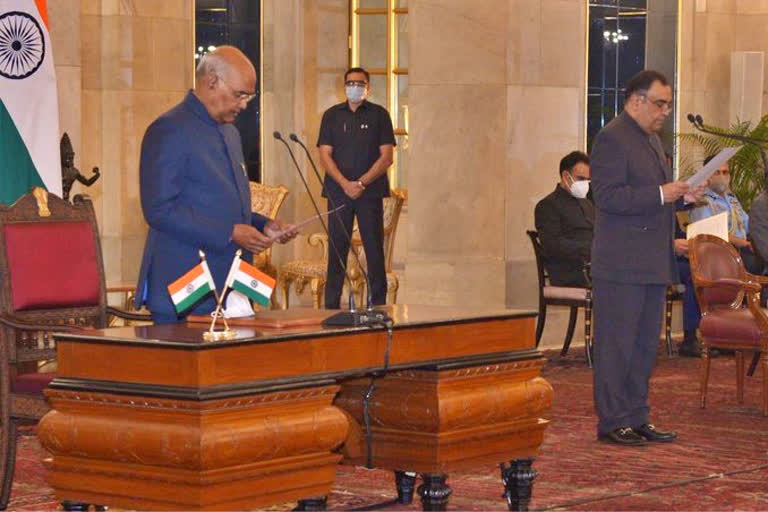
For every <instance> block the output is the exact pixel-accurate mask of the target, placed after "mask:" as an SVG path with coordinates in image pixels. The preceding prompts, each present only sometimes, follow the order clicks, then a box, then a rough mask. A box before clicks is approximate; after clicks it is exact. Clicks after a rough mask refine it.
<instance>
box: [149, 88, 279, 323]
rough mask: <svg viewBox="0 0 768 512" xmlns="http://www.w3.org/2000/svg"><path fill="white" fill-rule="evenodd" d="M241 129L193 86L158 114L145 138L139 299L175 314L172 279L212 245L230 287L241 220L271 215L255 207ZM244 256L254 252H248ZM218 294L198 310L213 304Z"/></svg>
mask: <svg viewBox="0 0 768 512" xmlns="http://www.w3.org/2000/svg"><path fill="white" fill-rule="evenodd" d="M243 164H244V159H243V153H242V145H241V142H240V135H239V133H238V131H237V128H235V127H234V125H231V124H223V125H219V124H217V123H216V121H214V120H213V119H212V118H211V116H210V115H209V114H208V112H207V110H206V109H205V107H204V106H203V104H202V103H200V101H199V100H198V99H197V97H196V96H195V95H194V94H192V92H191V91H190V92H189V93H187V96H186V97H185V98H184V101H182V102H181V103H180V104H179V105H177V106H176V107H174V108H173V109H171V110H170V111H168V112H166V113H165V114H163V115H162V116H160V117H159V118H158V119H157V120H156V121H155V122H153V123H152V124H151V125H150V126H149V128H147V132H146V134H145V135H144V140H143V141H142V144H141V163H140V171H139V172H140V185H141V207H142V209H143V211H144V217H145V218H146V220H147V223H148V224H149V233H148V235H147V241H146V244H145V246H144V257H143V259H142V262H141V271H140V273H139V280H138V282H137V290H136V300H135V305H136V307H140V306H141V304H144V303H146V304H147V307H148V308H149V310H150V311H151V312H153V313H157V314H163V315H173V314H175V309H174V307H173V303H172V302H171V299H170V296H169V294H168V290H167V289H166V286H167V285H168V284H169V283H171V282H173V281H174V280H176V279H178V278H179V277H181V276H182V275H183V274H184V273H185V272H186V271H188V270H189V269H191V268H192V267H194V266H195V265H197V264H198V263H199V262H200V257H199V255H198V249H202V250H203V251H205V253H206V259H207V261H208V266H209V267H210V269H211V274H213V278H214V281H215V282H216V287H217V289H218V290H219V291H221V290H222V287H223V284H224V281H225V279H226V277H227V273H228V272H229V268H230V265H231V264H232V259H233V258H234V255H235V251H236V250H237V249H238V246H237V245H235V244H234V243H233V242H232V241H231V240H230V236H231V235H232V229H233V227H234V225H235V224H251V225H253V226H256V227H257V228H258V229H263V228H264V225H265V224H266V223H267V221H268V220H269V219H267V218H266V217H263V216H261V215H258V214H253V213H251V190H250V186H249V184H248V177H247V175H246V173H245V170H244V167H243ZM242 257H243V258H244V259H250V257H251V255H250V253H248V252H244V254H243V256H242ZM214 307H215V301H214V299H213V296H209V297H208V298H207V299H205V300H203V301H202V302H201V303H200V304H199V305H198V306H197V307H195V308H193V310H192V312H193V313H196V314H204V313H209V312H211V311H213V309H214Z"/></svg>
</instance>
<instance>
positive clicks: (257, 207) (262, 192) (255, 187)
mask: <svg viewBox="0 0 768 512" xmlns="http://www.w3.org/2000/svg"><path fill="white" fill-rule="evenodd" d="M250 184H251V211H252V212H254V213H260V214H262V215H266V216H267V217H269V218H270V219H274V218H275V217H277V212H278V211H279V210H280V207H281V206H282V205H283V201H285V196H287V195H288V189H287V188H286V187H285V186H283V185H278V186H276V187H273V186H271V185H264V184H262V183H257V182H255V181H251V182H250Z"/></svg>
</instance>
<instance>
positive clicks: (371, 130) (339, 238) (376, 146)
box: [317, 68, 395, 309]
mask: <svg viewBox="0 0 768 512" xmlns="http://www.w3.org/2000/svg"><path fill="white" fill-rule="evenodd" d="M369 82H370V75H369V74H368V72H367V71H365V70H364V69H362V68H352V69H350V70H348V71H347V72H346V73H345V74H344V86H345V92H346V96H347V101H345V102H344V103H340V104H338V105H334V106H333V107H331V108H329V109H328V110H326V111H325V113H324V114H323V120H322V123H321V124H320V135H319V137H318V140H317V146H318V147H319V148H320V163H321V164H322V166H323V169H324V170H325V191H327V196H326V197H327V198H328V209H329V210H330V209H333V208H334V207H337V206H340V205H342V204H343V205H344V208H342V209H341V210H339V211H338V212H336V213H334V214H333V215H332V218H331V219H329V222H328V224H329V230H330V235H331V239H330V243H331V244H333V246H335V247H336V250H337V251H338V253H339V254H340V255H341V259H342V260H343V261H338V258H336V257H335V253H334V251H333V249H331V250H330V252H329V255H328V277H327V281H326V285H325V307H326V308H329V309H338V308H339V303H340V300H341V290H342V287H343V286H344V274H345V272H346V262H347V255H348V253H349V237H350V236H351V234H352V225H353V222H354V219H355V217H357V224H358V227H359V229H360V236H361V237H362V241H363V248H364V249H365V257H366V261H367V267H368V277H369V279H370V286H371V290H370V293H371V296H372V298H373V304H374V305H380V304H384V303H385V302H386V298H387V275H386V270H385V268H384V218H383V207H382V198H384V197H386V196H389V180H388V178H387V169H388V168H389V166H390V165H392V154H393V151H394V146H395V135H394V131H393V129H392V120H391V119H390V117H389V113H388V112H387V111H386V109H385V108H384V107H382V106H380V105H376V104H374V103H370V102H369V101H367V100H366V97H367V96H368V93H369V92H370V85H369ZM325 191H324V193H323V195H324V196H325V195H326V194H325Z"/></svg>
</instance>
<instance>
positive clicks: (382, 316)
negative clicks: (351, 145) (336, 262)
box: [288, 133, 390, 322]
mask: <svg viewBox="0 0 768 512" xmlns="http://www.w3.org/2000/svg"><path fill="white" fill-rule="evenodd" d="M288 138H289V139H291V140H292V141H293V142H295V143H297V144H298V145H299V146H301V148H302V149H303V150H304V153H305V154H306V155H307V160H309V163H310V165H311V166H312V170H313V171H314V173H315V177H316V178H317V181H319V182H320V186H321V187H322V190H323V192H324V193H325V196H326V197H327V198H328V202H329V203H330V205H331V209H335V208H336V204H335V203H334V201H333V199H332V197H331V194H330V193H329V192H328V189H327V188H326V186H325V182H324V181H323V178H322V176H320V172H319V171H318V170H317V166H316V165H315V161H314V160H313V159H312V155H311V154H310V152H309V149H308V148H307V146H306V145H305V144H304V143H303V142H302V141H301V140H300V139H299V138H298V137H297V136H296V134H295V133H291V134H290V135H288ZM333 215H334V216H335V218H336V222H338V224H339V227H340V228H341V229H342V231H343V232H344V235H345V236H346V238H347V242H348V243H349V247H350V250H352V254H353V255H354V258H355V262H356V263H357V266H358V268H359V269H360V273H361V274H363V279H365V288H366V291H367V293H366V299H367V304H366V312H367V313H368V316H369V317H371V318H370V320H369V321H373V322H384V321H387V320H390V318H389V316H388V315H387V314H386V313H385V312H383V311H380V310H376V309H374V307H373V290H372V289H371V280H370V278H369V277H368V272H366V271H365V269H364V268H363V265H362V263H361V261H360V256H358V254H357V251H356V250H354V249H352V238H351V237H350V235H349V234H348V233H347V232H346V230H344V229H343V228H344V226H343V223H342V222H341V219H340V218H339V217H338V215H339V214H338V212H334V214H333ZM328 239H329V240H330V234H329V236H328ZM344 268H346V266H345V267H344ZM351 293H352V288H351V287H350V294H351Z"/></svg>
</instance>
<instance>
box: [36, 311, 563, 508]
mask: <svg viewBox="0 0 768 512" xmlns="http://www.w3.org/2000/svg"><path fill="white" fill-rule="evenodd" d="M391 312H392V315H393V318H394V321H395V322H394V328H393V337H392V343H391V352H390V366H389V372H388V373H387V375H386V376H384V377H381V378H379V379H378V380H377V381H376V388H375V391H374V392H373V396H372V399H371V400H370V419H371V438H372V462H373V465H374V466H376V467H379V468H385V469H392V470H396V471H413V472H420V473H422V476H423V479H424V482H425V484H424V485H422V486H421V487H420V488H419V494H420V495H421V496H422V502H423V503H424V506H425V508H428V509H440V508H444V507H445V505H446V503H447V500H448V496H449V495H450V488H449V487H448V486H447V485H445V476H446V473H448V472H450V471H453V470H456V469H464V468H470V467H473V466H477V465H481V464H488V463H491V464H496V463H504V462H509V461H513V463H512V464H511V465H507V466H505V467H506V469H505V471H504V472H503V473H504V480H505V483H506V484H507V485H506V495H507V498H508V500H509V502H510V507H511V508H524V507H526V506H527V502H528V499H529V498H530V485H531V482H532V480H533V478H534V476H535V471H533V470H532V469H531V467H530V464H531V461H532V457H533V456H534V455H535V454H536V453H537V451H538V448H539V446H540V444H541V442H542V438H543V433H544V430H545V428H546V426H547V421H546V420H545V419H542V418H541V415H542V414H544V413H545V412H546V411H547V410H548V409H549V408H550V406H551V402H552V395H553V393H552V388H551V386H550V385H549V384H548V383H547V382H546V381H545V380H544V379H543V378H541V377H540V376H539V369H540V367H541V366H542V364H543V362H544V360H543V358H542V357H541V355H540V354H539V353H538V352H537V351H536V350H535V348H534V346H535V342H534V319H535V314H534V313H533V312H528V311H503V312H496V313H493V312H478V311H475V312H473V311H465V310H453V309H447V308H436V307H424V306H419V307H416V306H395V307H392V308H391ZM203 330H204V329H201V328H198V327H190V326H187V325H171V326H168V325H162V326H160V325H159V326H142V327H120V328H112V329H104V330H93V331H84V332H83V333H76V334H71V333H70V334H58V335H56V340H57V346H58V365H59V374H58V375H59V376H58V377H57V378H56V379H55V380H54V381H53V383H52V384H51V386H50V388H49V389H48V390H47V396H48V398H49V400H50V402H51V406H52V409H53V410H52V411H51V412H50V413H49V414H48V415H46V416H45V417H44V418H43V419H42V421H41V422H40V425H39V428H38V435H39V438H40V441H41V442H42V444H43V445H44V446H45V447H46V448H47V449H48V450H49V451H50V452H51V454H52V458H51V459H49V460H48V463H49V466H50V469H51V472H50V484H51V486H52V487H53V489H54V491H55V492H56V495H57V496H58V498H59V499H61V500H62V501H65V500H66V501H73V502H80V503H95V504H101V505H111V506H116V507H124V508H138V509H206V510H208V509H211V510H213V509H230V510H231V509H245V508H249V507H250V508H253V507H259V506H265V505H268V504H274V503H280V502H285V501H290V500H301V501H300V507H304V508H305V509H310V508H313V507H316V508H322V507H323V505H324V501H323V500H324V496H325V495H327V494H328V493H329V492H330V490H331V486H332V484H333V479H334V474H335V471H336V465H337V464H338V463H339V462H342V461H343V462H344V463H349V464H365V463H366V461H367V455H366V442H365V437H366V436H365V430H364V427H363V426H362V425H363V424H364V419H363V395H364V394H365V392H366V390H367V388H368V386H369V384H370V381H371V379H370V377H369V376H370V375H371V374H373V373H376V372H381V370H382V367H383V362H384V353H385V349H386V347H387V340H388V336H387V331H386V329H384V328H342V329H324V328H322V327H302V328H294V329H280V330H269V329H259V330H253V329H247V328H238V329H237V331H238V338H237V339H235V340H232V341H226V342H216V343H208V342H203V341H202V337H201V333H202V331H203ZM398 476H399V482H400V488H399V491H400V492H401V493H403V494H405V495H407V494H408V491H409V487H411V492H412V486H413V479H412V478H409V476H408V475H407V474H405V473H402V472H400V473H398ZM403 499H404V500H406V499H407V498H406V497H404V498H403Z"/></svg>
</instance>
